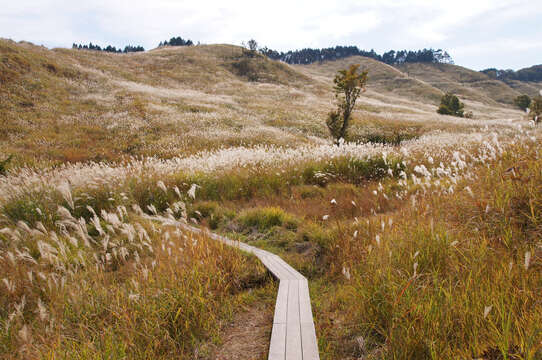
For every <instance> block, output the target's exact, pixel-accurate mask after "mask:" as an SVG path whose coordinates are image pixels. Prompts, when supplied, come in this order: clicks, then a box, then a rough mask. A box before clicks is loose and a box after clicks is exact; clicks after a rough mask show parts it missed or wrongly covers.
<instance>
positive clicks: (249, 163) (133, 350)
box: [0, 40, 542, 360]
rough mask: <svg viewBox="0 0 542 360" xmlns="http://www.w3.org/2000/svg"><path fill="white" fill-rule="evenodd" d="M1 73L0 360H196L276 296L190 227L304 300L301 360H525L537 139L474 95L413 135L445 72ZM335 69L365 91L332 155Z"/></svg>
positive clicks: (453, 73)
mask: <svg viewBox="0 0 542 360" xmlns="http://www.w3.org/2000/svg"><path fill="white" fill-rule="evenodd" d="M0 56H1V59H2V61H1V62H0V67H1V70H2V78H0V83H1V85H2V86H1V87H0V99H1V100H2V102H1V109H0V116H1V118H0V122H1V123H2V128H1V129H2V130H1V133H0V160H3V159H4V158H5V157H7V156H8V155H10V154H13V155H14V158H13V160H12V161H11V162H9V163H8V164H7V172H6V174H5V175H0V269H1V270H0V288H1V289H2V290H1V291H0V305H1V306H0V329H1V330H0V357H2V358H14V359H28V358H31V359H32V358H47V359H58V358H61V359H72V358H76V359H96V358H102V359H124V358H130V359H151V358H152V359H156V358H159V359H160V358H162V359H166V358H168V359H169V358H186V359H192V358H196V359H213V358H217V356H218V355H217V353H216V352H217V351H220V349H221V346H223V345H224V343H225V342H226V341H230V339H229V338H228V340H226V339H227V333H232V332H233V333H238V332H237V330H239V329H237V330H236V329H232V328H231V326H235V327H237V328H240V327H242V326H243V323H244V322H246V320H245V319H246V314H254V313H255V312H257V311H260V309H261V304H265V307H266V308H269V307H271V309H269V310H268V311H272V305H271V304H273V301H274V297H275V294H276V289H277V287H276V283H275V282H274V281H273V280H272V278H271V277H270V275H268V274H267V273H266V272H265V269H264V267H263V266H262V265H261V264H260V263H258V262H257V260H256V259H255V258H253V257H251V256H248V255H246V254H243V253H240V252H238V251H235V250H233V249H229V248H226V247H224V246H222V245H220V244H218V243H215V242H212V241H211V240H209V239H207V238H206V237H205V236H192V235H190V234H189V233H185V232H184V231H182V230H180V228H179V226H178V225H179V223H181V222H191V223H197V224H200V225H201V226H204V227H208V228H210V229H212V230H213V231H216V232H219V233H222V234H225V235H228V236H229V237H231V238H233V239H239V240H242V241H246V242H248V243H250V244H252V245H255V246H258V247H261V248H264V249H267V250H269V251H272V252H275V253H277V254H279V255H280V256H282V257H283V258H284V259H285V260H286V261H287V262H288V263H290V264H291V265H292V266H293V267H294V268H296V269H297V270H299V271H300V272H302V273H303V274H304V275H305V276H306V277H307V278H308V279H309V286H310V290H311V299H312V305H313V312H314V316H315V325H316V331H317V336H318V339H319V348H320V354H321V358H322V359H359V358H362V359H413V358H414V359H449V358H461V359H463V358H472V359H475V358H477V359H488V360H489V359H491V360H493V359H542V327H541V325H540V324H542V304H541V303H540V291H541V289H542V272H541V270H542V242H541V236H542V225H541V224H542V223H541V221H542V219H541V210H542V194H541V193H540V189H541V188H542V177H541V169H542V159H541V156H540V155H541V154H540V149H539V144H540V140H541V139H542V133H541V132H540V128H536V127H534V126H533V124H531V123H530V122H529V121H528V120H526V119H525V118H524V115H523V114H522V112H520V111H518V110H515V109H513V108H512V107H510V106H509V105H507V103H508V94H510V96H511V95H512V94H515V91H516V90H512V89H511V88H509V87H506V85H504V84H503V85H501V84H498V86H497V85H495V84H494V83H491V84H489V83H487V84H486V81H485V79H475V81H474V80H473V81H474V83H472V84H470V85H469V86H468V91H466V90H465V91H464V92H460V95H461V97H462V101H464V102H465V104H466V110H469V111H473V113H474V119H460V118H452V117H448V116H442V115H438V114H437V113H436V103H437V102H438V98H439V96H440V95H441V94H442V91H441V90H446V89H443V88H440V87H438V86H436V83H437V82H438V81H440V80H438V79H439V78H446V79H447V80H446V81H448V80H449V81H453V82H454V84H455V83H457V84H460V83H465V82H469V81H470V80H465V79H464V78H463V77H462V76H463V75H461V74H467V75H469V76H474V75H472V74H471V73H470V72H468V71H467V70H466V69H463V68H458V67H443V69H439V70H438V72H437V71H436V70H435V69H433V68H432V67H422V66H418V67H416V68H410V69H407V70H408V74H407V73H406V70H405V69H402V68H392V67H389V66H387V65H384V64H380V63H377V62H375V61H372V60H369V59H364V58H355V59H346V60H341V61H339V62H331V63H323V64H313V65H310V66H288V65H286V64H282V63H277V62H273V61H270V60H268V59H265V58H263V57H260V56H255V57H250V56H247V55H246V54H244V52H243V50H241V49H240V48H239V47H235V46H230V45H205V46H194V47H185V48H166V49H156V50H152V51H149V52H145V53H141V54H103V53H96V52H89V51H74V50H66V49H55V50H47V49H44V48H41V47H36V46H34V45H31V44H27V43H22V44H21V43H19V44H18V43H14V42H11V41H7V40H1V41H0ZM349 62H358V63H362V65H363V66H365V67H367V68H368V69H369V77H370V79H372V80H370V81H369V84H368V90H367V92H365V93H364V94H363V95H362V96H361V98H360V101H359V103H358V105H357V107H356V110H355V112H354V119H353V124H352V129H351V131H350V134H349V139H348V140H350V142H348V143H346V144H343V145H342V146H340V147H337V146H334V145H332V144H331V139H330V138H329V136H328V134H327V129H326V127H325V122H324V120H325V116H326V114H327V113H328V112H329V111H330V110H331V109H332V108H333V106H334V105H333V95H332V78H333V75H334V74H335V72H336V71H337V70H338V69H340V68H341V67H344V66H346V65H347V64H348V63H349ZM467 75H465V76H467ZM371 76H373V77H372V78H371ZM480 76H482V75H480ZM486 85H487V86H486ZM462 86H463V85H462ZM529 86H533V85H532V84H530V85H529ZM465 89H467V87H465ZM499 101H502V102H503V103H501V102H499ZM243 316H245V317H243ZM240 319H243V320H240ZM262 319H263V320H261V321H265V317H262ZM232 324H235V325H232ZM268 325H269V329H270V328H271V323H269V324H268ZM263 328H265V324H264V325H263ZM264 333H265V331H264ZM260 341H262V340H260ZM263 342H264V343H265V339H264V340H263ZM260 345H261V344H260ZM233 348H234V349H235V348H236V347H235V346H234V347H233ZM262 348H264V349H265V348H266V345H265V344H264V345H263V346H262ZM217 349H218V350H217ZM233 352H234V351H233ZM224 353H229V352H228V351H224ZM246 356H247V359H248V358H254V357H256V358H262V359H263V358H265V357H266V354H265V352H264V350H262V351H259V353H258V354H253V353H251V354H250V355H248V353H247V355H246ZM248 356H250V357H248Z"/></svg>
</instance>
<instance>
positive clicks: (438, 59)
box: [260, 46, 454, 65]
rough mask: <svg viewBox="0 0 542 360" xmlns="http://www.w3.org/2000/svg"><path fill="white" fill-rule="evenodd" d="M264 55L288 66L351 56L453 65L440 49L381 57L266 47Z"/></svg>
mask: <svg viewBox="0 0 542 360" xmlns="http://www.w3.org/2000/svg"><path fill="white" fill-rule="evenodd" d="M260 51H261V52H262V54H264V55H266V56H267V57H269V58H271V59H274V60H281V61H284V62H286V63H288V64H312V63H315V62H322V61H329V60H337V59H342V58H346V57H349V56H356V55H359V56H365V57H369V58H372V59H375V60H378V61H382V62H384V63H386V64H389V65H395V64H403V63H416V62H425V63H445V64H453V63H454V62H453V60H452V57H451V56H450V54H448V52H446V51H444V50H442V49H438V50H434V49H423V50H417V51H407V50H400V51H395V50H390V51H388V52H385V53H384V54H382V55H380V54H378V53H376V52H375V51H374V50H371V51H366V50H360V49H359V48H358V47H357V46H335V47H330V48H325V49H310V48H307V49H302V50H295V51H291V50H290V51H288V52H278V51H276V50H272V49H268V48H267V47H264V48H262V49H260Z"/></svg>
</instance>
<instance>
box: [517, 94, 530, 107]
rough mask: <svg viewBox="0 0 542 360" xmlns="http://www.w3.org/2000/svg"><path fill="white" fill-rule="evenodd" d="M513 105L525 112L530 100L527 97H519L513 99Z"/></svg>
mask: <svg viewBox="0 0 542 360" xmlns="http://www.w3.org/2000/svg"><path fill="white" fill-rule="evenodd" d="M514 104H515V105H516V106H517V107H518V108H520V109H521V110H523V111H525V110H527V109H528V108H529V106H530V105H531V98H530V97H529V96H528V95H519V96H518V97H516V98H515V99H514Z"/></svg>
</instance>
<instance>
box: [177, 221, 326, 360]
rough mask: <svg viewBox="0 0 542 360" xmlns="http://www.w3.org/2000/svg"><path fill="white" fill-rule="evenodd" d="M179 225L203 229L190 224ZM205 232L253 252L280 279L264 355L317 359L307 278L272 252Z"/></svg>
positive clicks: (273, 359) (281, 358)
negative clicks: (268, 341)
mask: <svg viewBox="0 0 542 360" xmlns="http://www.w3.org/2000/svg"><path fill="white" fill-rule="evenodd" d="M183 227H184V228H186V229H187V230H189V231H191V232H194V233H205V232H204V231H202V230H201V229H198V228H196V227H193V226H190V225H183ZM208 236H209V237H211V238H212V239H214V240H217V241H220V242H223V243H225V244H227V245H230V246H234V247H237V248H239V249H241V250H244V251H246V252H249V253H252V254H254V255H256V256H257V257H258V258H259V259H260V261H261V262H262V263H263V264H264V265H265V266H266V267H267V269H269V271H271V273H272V274H273V275H274V276H275V277H276V278H277V279H278V280H279V281H280V284H279V291H278V294H277V301H276V303H275V315H274V319H273V330H272V332H271V342H270V345H269V357H268V359H269V360H319V359H320V356H319V355H318V342H317V341H316V332H315V330H314V321H313V319H312V310H311V300H310V297H309V285H308V282H307V279H306V278H305V277H304V276H303V275H301V274H300V273H299V272H297V271H296V270H295V269H294V268H292V267H291V266H290V265H288V264H287V263H286V262H284V260H282V259H281V258H280V257H278V256H277V255H275V254H272V253H270V252H268V251H265V250H261V249H258V248H256V247H254V246H250V245H247V244H245V243H242V242H239V241H233V240H230V239H228V238H226V237H223V236H220V235H217V234H213V233H209V234H208Z"/></svg>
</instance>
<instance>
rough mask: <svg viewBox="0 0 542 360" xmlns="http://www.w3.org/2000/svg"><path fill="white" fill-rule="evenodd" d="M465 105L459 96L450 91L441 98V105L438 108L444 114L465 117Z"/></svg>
mask: <svg viewBox="0 0 542 360" xmlns="http://www.w3.org/2000/svg"><path fill="white" fill-rule="evenodd" d="M464 107H465V105H464V104H463V103H462V102H461V101H459V98H458V97H457V96H455V95H454V94H451V93H448V94H446V95H444V96H443V97H442V99H441V100H440V106H439V108H438V110H437V112H438V113H439V114H442V115H452V116H458V117H463V108H464Z"/></svg>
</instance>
